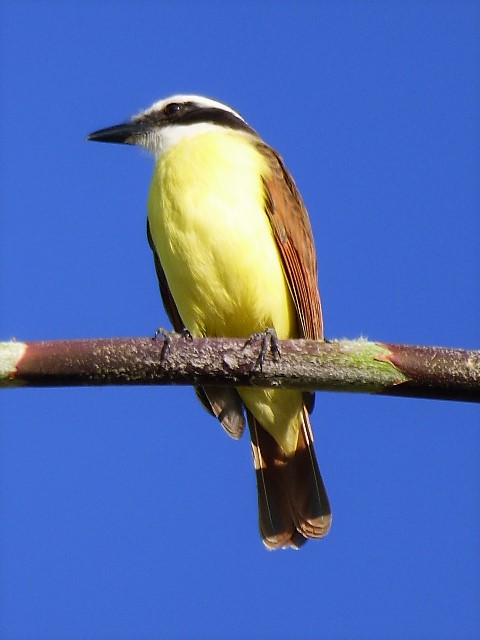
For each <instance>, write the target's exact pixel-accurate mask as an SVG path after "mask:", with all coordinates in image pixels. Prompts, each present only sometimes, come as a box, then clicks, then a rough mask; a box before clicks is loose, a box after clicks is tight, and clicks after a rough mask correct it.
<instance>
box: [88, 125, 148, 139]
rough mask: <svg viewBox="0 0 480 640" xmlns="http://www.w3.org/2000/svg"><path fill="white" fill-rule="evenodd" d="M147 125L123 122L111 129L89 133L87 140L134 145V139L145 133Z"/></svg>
mask: <svg viewBox="0 0 480 640" xmlns="http://www.w3.org/2000/svg"><path fill="white" fill-rule="evenodd" d="M147 128H148V127H147V125H146V124H145V123H144V122H135V121H132V122H123V123H122V124H117V125H115V126H113V127H107V128H106V129H99V130H98V131H94V132H93V133H89V134H88V136H87V140H93V141H94V142H118V143H120V144H121V143H125V144H135V142H136V138H137V137H138V136H139V135H141V134H144V133H146V131H147Z"/></svg>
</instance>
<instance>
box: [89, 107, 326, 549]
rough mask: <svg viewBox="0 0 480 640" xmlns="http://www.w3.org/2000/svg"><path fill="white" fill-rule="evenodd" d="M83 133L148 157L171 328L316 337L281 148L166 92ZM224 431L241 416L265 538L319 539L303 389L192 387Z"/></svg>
mask: <svg viewBox="0 0 480 640" xmlns="http://www.w3.org/2000/svg"><path fill="white" fill-rule="evenodd" d="M88 139H89V140H97V141H100V142H118V143H127V144H136V145H139V146H141V147H145V148H146V149H148V151H150V152H151V153H152V154H153V156H154V158H155V167H154V171H153V177H152V182H151V185H150V192H149V197H148V218H147V235H148V241H149V244H150V247H151V249H152V251H153V256H154V260H155V267H156V271H157V276H158V281H159V285H160V293H161V296H162V300H163V303H164V305H165V309H166V311H167V314H168V316H169V318H170V320H171V322H172V324H173V327H174V329H175V331H177V332H180V331H182V330H185V329H186V330H188V332H190V334H191V335H192V336H193V337H206V336H209V337H220V336H222V337H245V338H248V337H249V336H251V335H252V334H254V333H257V332H262V331H265V329H266V328H271V329H273V330H274V331H275V333H276V335H277V336H278V338H280V339H283V338H309V339H314V340H322V339H323V327H322V314H321V308H320V297H319V293H318V288H317V266H316V257H315V249H314V244H313V237H312V231H311V227H310V222H309V219H308V215H307V211H306V209H305V206H304V204H303V202H302V198H301V196H300V194H299V192H298V190H297V188H296V186H295V183H294V181H293V178H292V177H291V175H290V174H289V172H288V171H287V169H286V168H285V165H284V164H283V162H282V160H281V158H280V156H279V155H278V154H277V153H276V152H275V151H274V150H273V149H272V148H271V147H270V146H268V145H267V144H266V143H265V142H263V140H262V139H261V138H260V137H259V135H258V134H257V133H256V132H255V131H254V130H253V129H252V128H251V127H250V126H249V125H248V124H247V123H246V121H245V120H244V119H243V118H242V116H241V115H240V114H238V113H237V112H236V111H234V110H233V109H232V108H230V107H228V106H227V105H225V104H222V103H220V102H217V101H215V100H212V99H209V98H204V97H201V96H195V95H175V96H172V97H170V98H166V99H164V100H159V101H158V102H155V104H153V105H152V106H151V107H149V108H148V109H146V110H145V111H142V112H140V113H138V114H137V115H135V116H133V118H132V119H131V120H130V121H128V122H125V123H123V124H119V125H116V126H113V127H108V128H106V129H101V130H100V131H95V132H94V133H91V134H90V135H89V136H88ZM196 393H197V395H198V397H199V399H200V400H201V402H202V404H203V405H204V406H205V407H206V408H207V410H208V411H209V412H210V413H212V414H213V415H214V416H216V417H217V418H218V420H219V421H220V422H221V424H222V425H223V427H224V428H225V430H226V431H227V432H228V433H229V434H230V435H231V436H233V437H234V438H238V437H240V435H241V434H242V431H243V428H244V424H245V418H244V413H246V418H247V422H248V426H249V429H250V438H251V443H252V452H253V459H254V464H255V469H256V476H257V489H258V507H259V524H260V533H261V536H262V538H263V542H264V544H265V545H266V547H268V548H270V549H276V548H278V547H289V546H290V547H299V546H300V545H301V544H303V543H304V542H305V541H306V540H307V539H308V538H320V537H322V536H324V535H325V534H326V533H327V532H328V529H329V527H330V523H331V513H330V506H329V503H328V498H327V494H326V491H325V487H324V484H323V481H322V478H321V476H320V472H319V469H318V464H317V460H316V457H315V452H314V449H313V438H312V431H311V428H310V420H309V412H310V411H311V410H312V409H313V400H314V398H313V394H312V393H302V392H301V391H295V390H278V389H260V388H253V387H252V388H246V387H238V388H223V387H207V388H197V389H196Z"/></svg>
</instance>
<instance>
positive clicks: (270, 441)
mask: <svg viewBox="0 0 480 640" xmlns="http://www.w3.org/2000/svg"><path fill="white" fill-rule="evenodd" d="M247 419H248V426H249V428H250V437H251V440H252V453H253V461H254V464H255V470H256V475H257V490H258V517H259V525H260V534H261V536H262V539H263V542H264V544H265V546H266V547H267V548H269V549H278V548H279V547H294V548H298V547H300V546H301V545H302V544H304V543H305V542H306V541H307V539H308V538H321V537H322V536H324V535H325V534H326V533H328V530H329V528H330V523H331V520H332V516H331V512H330V505H329V502H328V497H327V493H326V491H325V486H324V484H323V480H322V477H321V475H320V471H319V469H318V464H317V460H316V457H315V451H314V449H313V439H312V434H311V430H310V421H309V418H308V413H307V411H306V409H304V410H303V427H302V430H301V432H300V434H299V437H298V444H297V450H296V451H295V453H294V454H293V455H291V456H286V455H285V453H284V452H283V450H282V449H281V447H280V445H279V444H278V443H277V442H276V441H275V440H274V438H273V437H272V436H271V435H270V434H269V433H268V432H267V431H266V430H265V429H264V428H263V427H262V426H261V425H260V423H259V422H258V421H257V420H256V419H255V418H254V417H253V416H252V414H251V413H250V412H249V411H248V410H247Z"/></svg>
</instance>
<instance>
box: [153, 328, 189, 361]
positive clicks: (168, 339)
mask: <svg viewBox="0 0 480 640" xmlns="http://www.w3.org/2000/svg"><path fill="white" fill-rule="evenodd" d="M177 335H178V336H180V337H181V338H184V339H185V340H191V339H192V334H191V333H190V331H189V330H188V329H186V328H185V327H183V329H182V330H181V331H180V333H176V332H175V331H168V330H167V329H164V328H163V327H158V328H157V329H155V333H154V335H153V337H152V340H157V338H158V337H159V336H162V338H163V345H162V350H161V352H160V360H163V359H164V358H165V356H166V355H167V353H168V352H169V351H170V347H171V346H172V339H173V338H172V337H173V336H177Z"/></svg>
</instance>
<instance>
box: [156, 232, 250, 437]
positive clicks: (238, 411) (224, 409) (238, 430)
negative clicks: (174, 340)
mask: <svg viewBox="0 0 480 640" xmlns="http://www.w3.org/2000/svg"><path fill="white" fill-rule="evenodd" d="M147 238H148V244H149V245H150V249H151V250H152V252H153V259H154V261H155V271H156V272H157V278H158V286H159V288H160V295H161V296H162V302H163V306H164V307H165V311H166V312H167V315H168V317H169V319H170V322H171V323H172V325H173V328H174V330H175V331H176V332H177V333H180V332H181V331H183V329H185V325H184V323H183V321H182V318H181V317H180V313H179V312H178V309H177V305H176V304H175V300H174V299H173V296H172V293H171V291H170V287H169V286H168V282H167V278H166V276H165V271H164V270H163V267H162V263H161V262H160V258H159V257H158V255H157V251H156V249H155V245H154V243H153V238H152V234H151V232H150V224H149V222H148V220H147ZM195 393H196V394H197V397H198V399H199V400H200V402H201V403H202V405H203V406H204V407H205V409H206V410H207V411H208V412H209V413H211V414H212V415H213V416H215V417H216V418H218V420H219V421H220V423H221V425H222V427H223V428H224V429H225V431H226V432H227V433H228V434H229V435H230V436H232V438H240V436H241V435H242V432H243V429H244V426H245V419H244V417H243V405H242V401H241V399H240V396H239V395H238V393H237V391H236V390H235V389H231V388H229V387H209V388H208V389H205V388H203V387H195Z"/></svg>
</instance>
